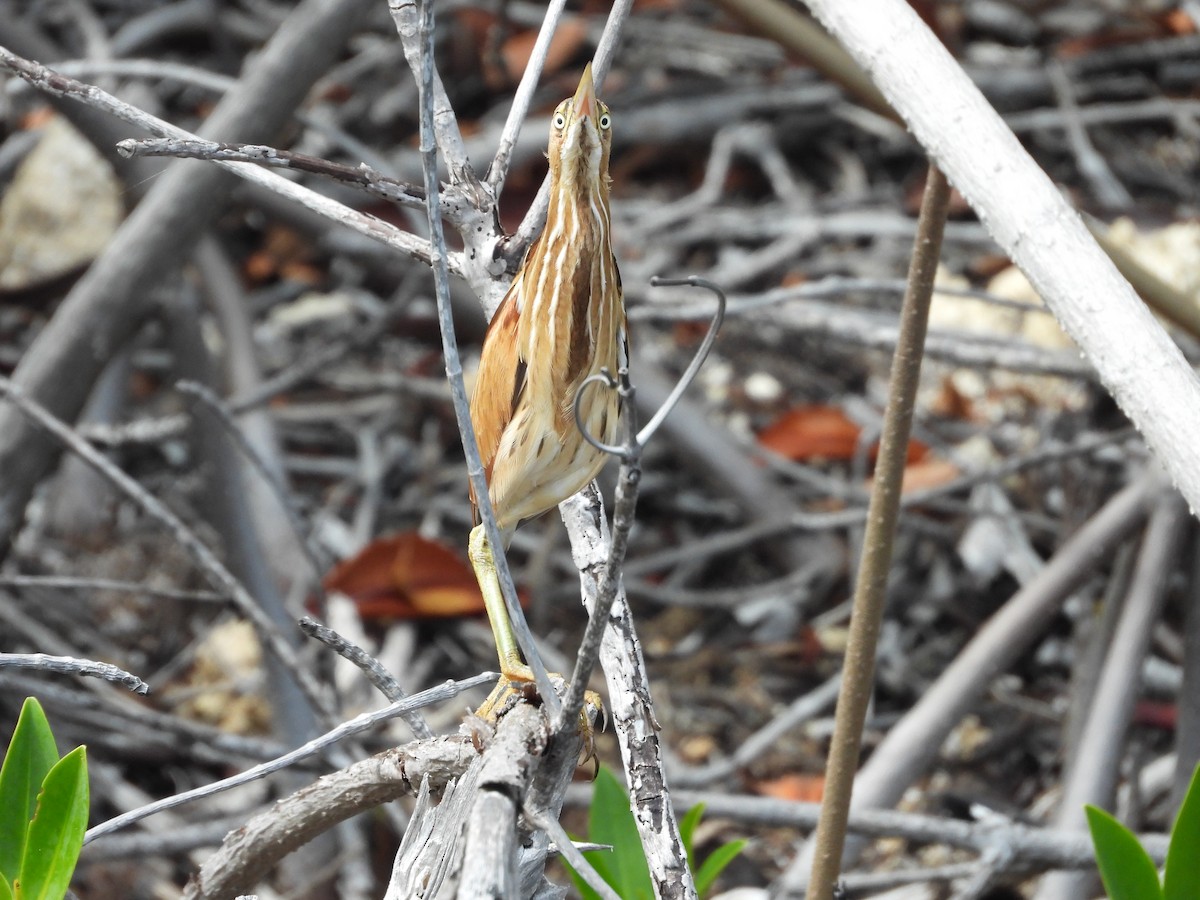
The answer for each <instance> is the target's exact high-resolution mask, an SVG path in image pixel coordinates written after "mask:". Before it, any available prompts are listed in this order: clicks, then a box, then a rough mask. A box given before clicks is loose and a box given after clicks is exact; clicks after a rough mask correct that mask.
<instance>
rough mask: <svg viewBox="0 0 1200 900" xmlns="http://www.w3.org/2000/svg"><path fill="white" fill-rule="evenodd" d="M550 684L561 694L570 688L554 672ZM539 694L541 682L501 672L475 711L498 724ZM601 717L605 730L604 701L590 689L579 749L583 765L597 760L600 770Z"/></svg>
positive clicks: (585, 700) (585, 697) (582, 713)
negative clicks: (521, 704)
mask: <svg viewBox="0 0 1200 900" xmlns="http://www.w3.org/2000/svg"><path fill="white" fill-rule="evenodd" d="M550 683H551V684H552V685H554V689H555V690H556V691H559V692H560V693H562V692H563V689H564V688H565V687H566V681H564V679H563V677H562V676H561V675H557V674H554V673H551V674H550ZM537 696H538V693H537V685H535V684H534V683H533V682H532V681H528V680H526V679H521V678H512V677H510V676H508V675H501V676H500V680H499V681H497V682H496V686H495V687H494V688H492V692H491V693H490V694H488V697H487V699H486V700H484V701H483V704H482V705H481V706H480V707H479V709H477V710H475V715H476V716H477V717H479V718H480V719H483V720H484V721H485V722H487V723H489V724H492V725H495V724H496V722H497V721H499V719H500V717H501V716H503V715H504V714H505V713H507V712H508V711H509V710H511V709H512V708H513V707H514V706H516V705H517V703H519V702H520V701H522V700H530V701H531V700H534V699H535V698H536V697H537ZM597 719H599V721H600V728H599V730H600V731H604V730H605V729H606V728H607V726H608V713H607V712H606V710H605V709H604V702H603V701H602V700H601V699H600V695H599V694H597V693H596V692H595V691H586V692H585V693H584V695H583V709H582V710H580V712H579V737H580V739H581V740H582V741H583V744H582V747H581V748H580V751H579V765H581V766H582V765H585V764H586V763H588V762H589V761H592V760H595V761H596V766H597V771H599V765H600V762H599V759H598V758H597V756H596V738H595V735H596V720H597ZM594 777H595V776H594V775H593V778H594Z"/></svg>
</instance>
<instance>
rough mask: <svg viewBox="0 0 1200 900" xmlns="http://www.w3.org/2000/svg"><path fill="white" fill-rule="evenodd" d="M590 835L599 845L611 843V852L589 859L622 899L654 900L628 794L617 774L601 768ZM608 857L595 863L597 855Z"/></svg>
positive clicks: (590, 819)
mask: <svg viewBox="0 0 1200 900" xmlns="http://www.w3.org/2000/svg"><path fill="white" fill-rule="evenodd" d="M588 838H589V839H590V840H592V841H595V842H596V843H598V844H611V845H612V853H611V854H600V853H589V854H587V856H588V861H589V862H591V863H592V864H593V865H595V866H596V871H598V872H600V874H601V876H602V877H603V878H604V880H605V881H607V882H608V883H609V884H610V885H612V888H613V890H615V891H616V892H617V893H618V894H619V895H620V896H621V898H622V900H641V898H646V900H651V898H652V897H653V896H654V888H653V884H652V882H651V881H650V868H649V866H647V865H646V856H645V854H644V853H643V852H642V842H641V839H640V838H639V837H638V830H637V823H636V822H635V821H634V819H633V813H632V812H631V811H630V809H629V796H628V795H627V794H626V793H625V789H624V788H623V787H621V784H620V782H618V781H617V778H616V776H615V775H613V773H612V772H610V771H609V770H608V769H601V770H600V774H599V775H597V776H596V787H595V790H594V791H593V792H592V809H591V813H590V815H589V817H588ZM602 855H603V856H605V857H607V858H606V859H604V860H603V861H602V862H601V865H596V862H597V860H596V859H595V857H598V856H602Z"/></svg>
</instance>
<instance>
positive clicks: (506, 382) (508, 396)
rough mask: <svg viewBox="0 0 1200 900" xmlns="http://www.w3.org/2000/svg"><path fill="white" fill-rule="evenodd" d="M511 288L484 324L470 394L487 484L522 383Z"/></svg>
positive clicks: (514, 298)
mask: <svg viewBox="0 0 1200 900" xmlns="http://www.w3.org/2000/svg"><path fill="white" fill-rule="evenodd" d="M513 287H514V289H513V290H510V291H509V293H508V296H506V297H505V298H504V301H503V302H502V303H501V304H500V308H499V309H497V310H496V314H495V315H494V316H492V321H491V324H490V325H488V330H487V336H486V337H484V339H483V354H482V355H481V356H480V358H479V373H478V375H476V377H475V389H474V390H473V391H472V393H471V424H472V425H474V426H475V439H476V440H477V441H478V442H479V456H480V458H481V460H482V461H483V471H484V473H485V474H486V475H487V478H488V481H491V478H492V464H493V462H495V459H496V450H497V449H498V448H499V446H500V438H501V436H502V435H503V434H504V429H505V428H507V427H508V423H509V422H510V421H512V417H513V411H514V410H515V409H516V406H517V398H519V397H520V396H521V389H522V387H523V386H524V382H525V363H524V362H523V361H522V360H521V358H520V355H519V354H518V353H517V324H518V322H519V321H520V312H519V311H518V308H517V295H518V290H517V289H516V288H517V286H516V285H515V284H514V286H513ZM471 503H472V504H474V503H475V492H474V490H472V491H471Z"/></svg>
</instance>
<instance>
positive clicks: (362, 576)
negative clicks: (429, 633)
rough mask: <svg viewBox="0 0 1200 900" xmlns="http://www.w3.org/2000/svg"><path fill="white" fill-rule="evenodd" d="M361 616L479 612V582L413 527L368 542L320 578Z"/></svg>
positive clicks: (408, 616)
mask: <svg viewBox="0 0 1200 900" xmlns="http://www.w3.org/2000/svg"><path fill="white" fill-rule="evenodd" d="M324 584H325V589H326V590H327V591H337V592H338V593H341V594H345V595H346V596H348V597H350V598H351V599H352V600H353V601H354V602H355V604H356V605H357V606H358V611H359V615H360V616H362V617H363V618H364V619H416V618H445V617H451V616H466V615H473V614H475V613H481V612H483V611H484V607H483V596H482V594H480V592H479V584H478V583H477V582H476V580H475V575H474V573H472V571H471V569H470V568H469V567H468V566H467V564H466V563H465V562H464V561H463V560H462V559H461V558H460V557H459V556H458V555H457V554H455V553H454V552H453V551H451V550H449V549H448V548H446V547H445V546H443V545H442V544H439V543H437V542H436V541H431V540H429V539H427V538H423V537H421V536H420V535H419V534H417V533H416V532H413V531H408V532H403V533H401V534H394V535H389V536H387V537H382V538H379V539H377V540H375V541H372V542H371V543H370V544H368V545H367V546H366V547H365V548H363V550H362V551H361V552H360V553H359V554H358V555H357V556H354V557H352V558H350V559H348V560H345V561H344V562H342V563H340V564H339V565H338V566H336V567H335V568H334V569H333V570H332V571H331V572H330V573H329V574H328V575H326V576H325V581H324Z"/></svg>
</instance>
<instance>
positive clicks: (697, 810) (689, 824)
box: [679, 803, 704, 871]
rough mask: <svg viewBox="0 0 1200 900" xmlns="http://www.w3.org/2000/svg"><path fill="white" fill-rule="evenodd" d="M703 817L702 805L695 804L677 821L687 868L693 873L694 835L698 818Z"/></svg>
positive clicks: (694, 861) (694, 863) (694, 862)
mask: <svg viewBox="0 0 1200 900" xmlns="http://www.w3.org/2000/svg"><path fill="white" fill-rule="evenodd" d="M703 815H704V804H703V803H697V804H696V805H695V806H693V807H692V808H691V809H689V810H688V811H687V815H686V816H684V817H683V818H682V819H680V820H679V839H680V840H681V841H683V849H684V850H685V851H686V852H687V860H688V868H689V869H692V870H693V871H695V868H696V858H695V853H694V850H695V844H696V841H695V835H696V826H697V825H699V824H700V817H701V816H703Z"/></svg>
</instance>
